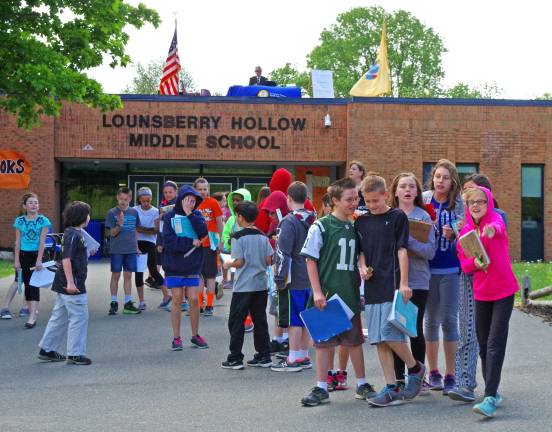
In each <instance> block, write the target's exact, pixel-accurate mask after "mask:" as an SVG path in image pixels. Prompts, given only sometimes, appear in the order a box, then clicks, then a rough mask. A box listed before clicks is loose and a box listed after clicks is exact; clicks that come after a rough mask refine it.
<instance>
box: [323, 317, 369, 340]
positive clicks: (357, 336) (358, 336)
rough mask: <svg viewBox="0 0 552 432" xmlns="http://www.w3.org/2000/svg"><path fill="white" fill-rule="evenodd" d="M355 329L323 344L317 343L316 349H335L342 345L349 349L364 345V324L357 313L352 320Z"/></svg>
mask: <svg viewBox="0 0 552 432" xmlns="http://www.w3.org/2000/svg"><path fill="white" fill-rule="evenodd" d="M351 323H352V324H353V328H352V329H351V330H347V331H346V332H343V333H341V334H338V335H337V336H334V337H333V338H331V339H328V340H327V341H323V342H315V343H314V347H315V348H335V347H336V346H339V345H342V346H347V347H356V346H359V345H362V344H363V343H364V335H363V334H362V324H361V322H360V313H357V314H355V315H354V316H353V318H352V319H351Z"/></svg>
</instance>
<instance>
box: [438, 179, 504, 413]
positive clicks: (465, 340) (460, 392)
mask: <svg viewBox="0 0 552 432" xmlns="http://www.w3.org/2000/svg"><path fill="white" fill-rule="evenodd" d="M478 186H483V187H486V188H487V189H489V190H492V189H491V183H490V181H489V179H488V178H487V177H486V176H485V175H483V174H472V175H470V176H468V177H466V179H465V180H464V186H463V189H464V193H466V192H467V191H468V190H469V189H473V188H476V187H478ZM493 204H494V206H495V208H494V211H495V212H497V213H498V214H499V215H500V216H501V217H502V219H503V220H504V225H507V222H506V213H504V211H502V210H501V209H499V208H498V203H497V202H496V200H495V199H493ZM459 297H460V303H459V310H458V312H459V314H458V315H459V316H458V321H459V324H460V339H459V341H458V350H457V351H456V365H455V372H454V374H455V378H456V387H455V388H454V389H453V390H451V391H450V392H449V397H450V398H451V399H453V400H457V401H461V402H473V401H474V400H475V392H474V390H475V388H476V387H477V381H476V372H477V357H478V355H479V345H478V343H477V339H476V334H475V304H474V301H475V300H474V298H473V275H472V274H466V273H464V272H462V274H461V275H460V291H459Z"/></svg>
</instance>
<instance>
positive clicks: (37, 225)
mask: <svg viewBox="0 0 552 432" xmlns="http://www.w3.org/2000/svg"><path fill="white" fill-rule="evenodd" d="M50 226H52V224H51V223H50V220H49V219H48V218H47V217H46V216H44V215H41V214H38V215H37V217H36V218H35V219H27V216H25V215H23V216H19V217H16V218H15V221H14V223H13V227H14V228H15V229H16V230H19V231H20V233H21V242H20V243H19V245H20V248H21V250H22V251H25V252H36V251H38V247H39V246H40V231H42V228H48V227H50Z"/></svg>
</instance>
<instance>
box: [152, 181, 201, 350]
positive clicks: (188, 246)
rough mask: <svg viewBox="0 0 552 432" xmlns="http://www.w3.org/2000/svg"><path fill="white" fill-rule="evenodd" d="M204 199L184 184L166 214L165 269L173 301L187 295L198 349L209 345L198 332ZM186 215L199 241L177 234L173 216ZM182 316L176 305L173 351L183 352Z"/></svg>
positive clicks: (191, 323) (176, 302)
mask: <svg viewBox="0 0 552 432" xmlns="http://www.w3.org/2000/svg"><path fill="white" fill-rule="evenodd" d="M201 201H202V198H201V195H200V194H199V192H197V191H196V190H195V189H194V188H193V187H191V186H182V187H181V188H180V190H179V191H178V196H177V198H176V204H175V206H174V208H173V209H172V210H170V211H169V212H168V213H166V214H165V215H164V216H163V254H164V256H163V270H164V271H165V283H166V285H167V288H169V289H170V290H171V291H172V298H173V302H174V303H175V304H177V305H178V304H181V303H182V299H183V298H184V296H185V295H186V296H187V297H188V301H189V312H190V327H191V329H192V338H191V340H190V341H191V343H192V346H193V347H194V348H209V345H207V342H206V341H205V339H204V338H203V337H201V336H200V335H199V333H198V329H199V304H198V302H197V293H198V289H199V279H200V272H201V269H202V267H203V248H202V247H201V240H199V239H201V238H203V237H205V236H206V235H207V225H206V224H205V219H203V216H202V215H201V212H200V211H199V210H197V208H198V207H199V205H200V204H201ZM184 216H186V217H187V218H188V220H189V221H190V224H191V225H192V228H193V230H194V231H195V233H196V235H197V238H198V239H197V240H193V239H191V238H189V237H179V236H177V235H176V232H175V230H174V228H173V226H172V223H173V222H172V219H175V218H177V217H184ZM181 319H182V312H181V310H180V309H178V308H176V307H174V308H172V310H171V322H172V328H173V341H172V349H173V351H182V338H181V337H180V322H181Z"/></svg>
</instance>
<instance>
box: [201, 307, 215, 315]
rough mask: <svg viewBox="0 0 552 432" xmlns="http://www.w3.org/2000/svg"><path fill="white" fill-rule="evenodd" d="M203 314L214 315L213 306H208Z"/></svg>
mask: <svg viewBox="0 0 552 432" xmlns="http://www.w3.org/2000/svg"><path fill="white" fill-rule="evenodd" d="M203 316H213V306H206V307H205V312H203Z"/></svg>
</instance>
